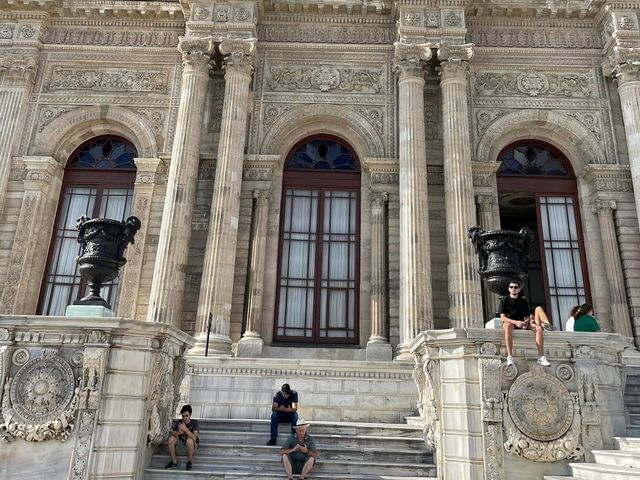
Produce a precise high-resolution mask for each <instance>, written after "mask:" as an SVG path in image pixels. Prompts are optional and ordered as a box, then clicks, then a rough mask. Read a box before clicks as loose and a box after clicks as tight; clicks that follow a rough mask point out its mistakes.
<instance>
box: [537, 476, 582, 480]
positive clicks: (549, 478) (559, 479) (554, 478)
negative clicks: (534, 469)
mask: <svg viewBox="0 0 640 480" xmlns="http://www.w3.org/2000/svg"><path fill="white" fill-rule="evenodd" d="M543 478H544V480H567V479H569V478H575V477H565V476H562V475H545V476H544V477H543Z"/></svg>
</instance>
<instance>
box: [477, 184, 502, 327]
mask: <svg viewBox="0 0 640 480" xmlns="http://www.w3.org/2000/svg"><path fill="white" fill-rule="evenodd" d="M477 202H478V225H480V228H482V229H483V230H497V229H499V228H500V221H499V217H498V215H496V211H495V209H496V206H497V201H496V197H495V196H493V195H478V197H477ZM496 220H497V221H496ZM483 290H484V320H485V321H488V320H489V319H491V318H494V317H495V314H496V312H497V311H498V296H497V295H496V294H495V293H493V292H492V291H490V290H489V289H488V288H487V287H486V286H484V287H483Z"/></svg>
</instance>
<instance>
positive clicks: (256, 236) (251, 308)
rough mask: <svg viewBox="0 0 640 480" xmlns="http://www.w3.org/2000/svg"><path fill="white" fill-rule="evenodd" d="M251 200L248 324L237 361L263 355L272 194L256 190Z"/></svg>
mask: <svg viewBox="0 0 640 480" xmlns="http://www.w3.org/2000/svg"><path fill="white" fill-rule="evenodd" d="M253 198H254V199H255V205H254V213H253V225H252V237H251V250H250V251H251V258H250V259H249V262H250V263H249V265H250V266H249V279H248V283H249V288H248V290H249V299H248V302H247V322H246V325H245V329H244V334H243V335H242V338H241V339H240V341H239V342H238V352H237V356H238V357H259V356H260V355H261V354H262V346H263V345H264V341H263V340H262V337H261V336H260V324H261V320H262V298H263V285H264V261H265V253H266V247H267V221H268V219H269V199H270V198H271V192H270V191H268V190H256V191H254V192H253Z"/></svg>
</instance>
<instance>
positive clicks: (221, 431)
mask: <svg viewBox="0 0 640 480" xmlns="http://www.w3.org/2000/svg"><path fill="white" fill-rule="evenodd" d="M200 427H201V433H200V448H199V449H198V451H197V453H196V455H195V457H194V462H193V470H191V471H185V470H184V467H185V462H186V459H185V457H179V458H178V462H179V465H178V468H177V469H174V470H164V469H163V467H164V465H165V464H166V463H167V461H168V459H169V453H168V450H167V447H166V445H162V446H161V447H160V448H159V450H158V452H157V453H156V454H155V455H154V456H153V458H152V461H151V466H150V467H149V468H147V470H146V471H145V479H146V480H169V479H176V478H178V479H185V480H201V479H205V478H206V479H207V480H222V479H225V480H226V479H239V478H252V479H256V480H272V479H282V478H284V477H285V475H284V470H283V468H282V465H281V463H280V459H279V457H278V455H277V454H276V453H277V451H278V449H279V448H280V447H279V446H273V447H270V446H266V445H265V444H266V442H267V440H268V439H269V433H268V432H269V422H268V421H267V420H254V419H251V420H249V419H246V420H243V419H203V420H200ZM288 428H289V426H288V425H281V428H280V432H279V438H278V443H279V444H281V443H282V442H283V441H284V439H285V436H286V435H287V430H288ZM309 433H310V434H311V435H313V437H314V439H315V440H316V443H317V446H318V450H319V451H320V461H319V462H318V465H317V466H316V468H315V469H314V470H313V472H312V476H311V478H314V479H333V480H336V479H340V480H343V479H344V480H373V479H386V480H395V479H398V480H399V479H404V480H417V479H422V480H425V479H426V480H435V478H436V467H435V465H434V461H433V454H432V452H430V451H429V450H427V448H426V446H425V443H424V441H423V440H422V430H421V428H419V427H417V426H413V425H406V424H389V423H351V422H348V423H347V422H315V421H314V422H312V426H311V429H310V431H309Z"/></svg>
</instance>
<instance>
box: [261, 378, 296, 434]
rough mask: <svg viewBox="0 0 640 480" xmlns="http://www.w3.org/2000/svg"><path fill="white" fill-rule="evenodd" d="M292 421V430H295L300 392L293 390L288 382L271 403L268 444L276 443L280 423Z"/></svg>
mask: <svg viewBox="0 0 640 480" xmlns="http://www.w3.org/2000/svg"><path fill="white" fill-rule="evenodd" d="M280 422H282V423H290V424H291V430H292V432H295V428H296V423H297V422H298V392H296V391H295V390H291V387H290V386H289V384H288V383H285V384H284V385H282V388H281V389H280V391H279V392H277V393H276V394H275V395H274V396H273V403H272V404H271V439H270V440H269V441H268V442H267V445H275V444H276V441H277V438H278V425H279V424H280Z"/></svg>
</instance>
